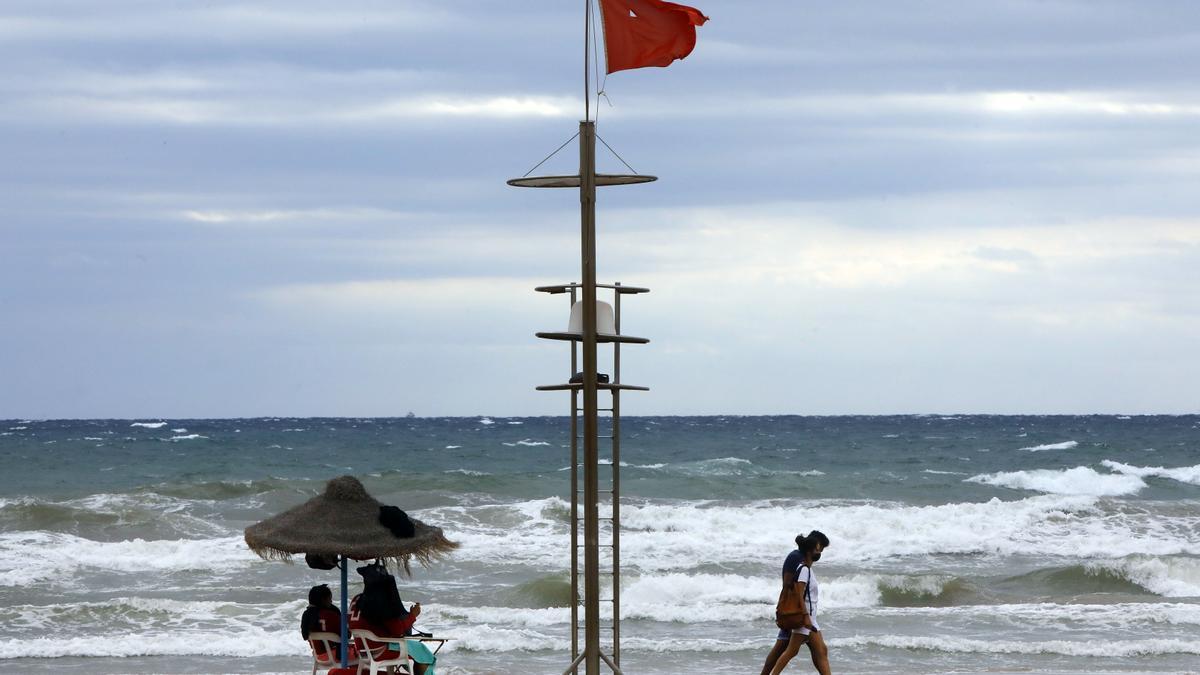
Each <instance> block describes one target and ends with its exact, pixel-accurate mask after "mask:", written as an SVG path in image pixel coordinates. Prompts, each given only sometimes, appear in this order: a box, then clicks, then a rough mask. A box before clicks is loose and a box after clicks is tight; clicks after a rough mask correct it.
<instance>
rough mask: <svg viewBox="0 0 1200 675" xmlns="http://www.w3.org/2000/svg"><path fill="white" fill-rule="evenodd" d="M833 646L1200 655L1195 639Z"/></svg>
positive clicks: (854, 642) (868, 640) (847, 644)
mask: <svg viewBox="0 0 1200 675" xmlns="http://www.w3.org/2000/svg"><path fill="white" fill-rule="evenodd" d="M829 645H830V646H831V647H839V648H862V647H888V648H891V649H909V650H912V649H920V650H928V651H935V652H951V653H956V654H1057V655H1060V656H1093V657H1109V658H1112V657H1131V656H1162V655H1167V654H1200V642H1197V641H1195V640H1175V639H1150V640H1092V641H1068V640H1045V641H1024V640H1021V641H1011V640H972V639H968V638H956V637H921V636H907V635H877V636H856V637H849V638H834V639H832V640H829Z"/></svg>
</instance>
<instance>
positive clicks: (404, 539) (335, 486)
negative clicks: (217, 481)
mask: <svg viewBox="0 0 1200 675" xmlns="http://www.w3.org/2000/svg"><path fill="white" fill-rule="evenodd" d="M404 515H405V514H403V513H402V512H400V511H399V510H398V509H394V507H387V506H385V505H384V504H381V503H380V502H379V501H378V500H376V499H375V498H374V497H372V496H371V495H370V494H368V493H367V490H366V488H364V487H363V484H362V483H360V482H359V481H358V479H357V478H355V477H353V476H341V477H339V478H334V479H333V480H331V481H329V483H328V484H327V485H326V486H325V492H323V493H321V494H320V495H317V496H316V497H313V498H312V499H310V500H308V501H307V502H304V503H303V504H301V505H299V506H296V507H293V508H291V509H288V510H287V511H284V512H283V513H281V514H279V515H277V516H272V517H271V518H268V519H266V520H264V521H262V522H260V523H255V524H254V525H251V526H250V527H247V528H246V544H247V545H248V546H249V547H250V548H251V550H253V551H254V552H255V553H257V554H258V555H260V556H262V557H263V558H265V559H267V560H290V559H291V557H292V556H293V555H305V556H319V557H321V558H326V559H329V560H336V561H338V564H339V566H340V567H341V573H342V645H343V647H342V665H343V666H344V665H346V653H347V651H348V649H347V648H346V645H347V644H348V641H347V637H348V636H347V630H346V621H347V618H346V614H347V607H346V604H347V598H346V595H347V590H346V585H347V584H346V570H347V567H348V565H347V560H372V559H376V558H381V559H385V560H392V561H394V562H395V563H397V565H396V567H397V568H398V569H403V570H404V573H405V574H406V575H410V576H411V574H412V569H411V567H410V562H411V561H412V560H413V559H414V558H415V559H416V560H417V562H419V563H421V564H422V565H423V566H426V567H428V566H429V565H430V564H431V563H433V562H434V561H435V560H437V559H438V558H441V557H443V556H445V555H446V554H448V553H449V552H450V551H452V550H454V549H455V548H457V547H458V544H457V543H455V542H452V541H450V540H448V539H446V537H445V535H443V534H442V528H440V527H434V526H433V525H428V524H426V523H423V522H421V521H419V520H416V519H415V518H408V519H405V518H404ZM398 519H399V522H398ZM404 520H407V521H410V522H411V529H409V528H408V525H407V523H404V522H402V521H404ZM385 523H386V524H385ZM410 533H411V536H403V535H405V534H410Z"/></svg>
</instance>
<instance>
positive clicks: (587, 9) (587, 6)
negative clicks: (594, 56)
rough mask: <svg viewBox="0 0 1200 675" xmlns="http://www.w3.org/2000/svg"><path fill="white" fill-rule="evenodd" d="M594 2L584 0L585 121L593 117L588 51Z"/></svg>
mask: <svg viewBox="0 0 1200 675" xmlns="http://www.w3.org/2000/svg"><path fill="white" fill-rule="evenodd" d="M591 19H592V0H583V119H584V121H585V122H586V121H587V120H590V119H591V118H592V117H591V115H592V111H591V99H592V92H591V90H590V89H589V88H588V50H589V49H590V48H591V27H592V26H591Z"/></svg>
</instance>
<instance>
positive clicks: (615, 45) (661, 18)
mask: <svg viewBox="0 0 1200 675" xmlns="http://www.w3.org/2000/svg"><path fill="white" fill-rule="evenodd" d="M600 13H601V15H602V16H603V17H604V54H605V57H606V61H607V62H608V72H610V73H615V72H617V71H618V70H629V69H630V68H645V67H646V66H660V67H661V66H669V65H671V62H672V61H674V60H675V59H682V58H683V57H685V56H687V55H688V54H691V53H692V49H693V48H694V47H695V46H696V26H702V25H704V22H705V21H708V17H707V16H704V14H702V13H701V12H700V10H698V9H695V8H694V7H688V6H686V5H677V4H675V3H673V2H664V1H663V0H600Z"/></svg>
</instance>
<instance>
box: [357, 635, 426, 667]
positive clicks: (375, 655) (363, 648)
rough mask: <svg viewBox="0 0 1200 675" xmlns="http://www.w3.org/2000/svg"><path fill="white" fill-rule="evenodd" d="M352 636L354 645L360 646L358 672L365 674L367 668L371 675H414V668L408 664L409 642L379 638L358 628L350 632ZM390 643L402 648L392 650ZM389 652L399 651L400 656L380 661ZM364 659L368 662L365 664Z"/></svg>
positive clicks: (391, 638)
mask: <svg viewBox="0 0 1200 675" xmlns="http://www.w3.org/2000/svg"><path fill="white" fill-rule="evenodd" d="M350 635H351V636H353V638H354V644H356V645H358V658H359V663H358V672H360V673H361V672H363V668H364V667H366V668H367V672H368V673H370V675H375V674H376V673H402V674H403V675H412V672H413V671H412V667H411V666H410V665H409V662H408V641H407V640H406V639H405V638H402V637H398V638H394V637H379V636H377V635H375V634H374V633H372V632H371V631H369V630H367V629H365V628H356V629H354V630H352V631H350ZM388 643H392V644H396V645H397V646H399V647H400V648H399V649H398V650H392V648H391V647H389V646H388ZM387 651H397V652H399V655H398V656H396V657H394V658H390V659H380V658H379V657H380V656H382V655H383V654H384V652H387ZM363 659H365V660H366V662H365V663H364V661H363Z"/></svg>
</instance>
